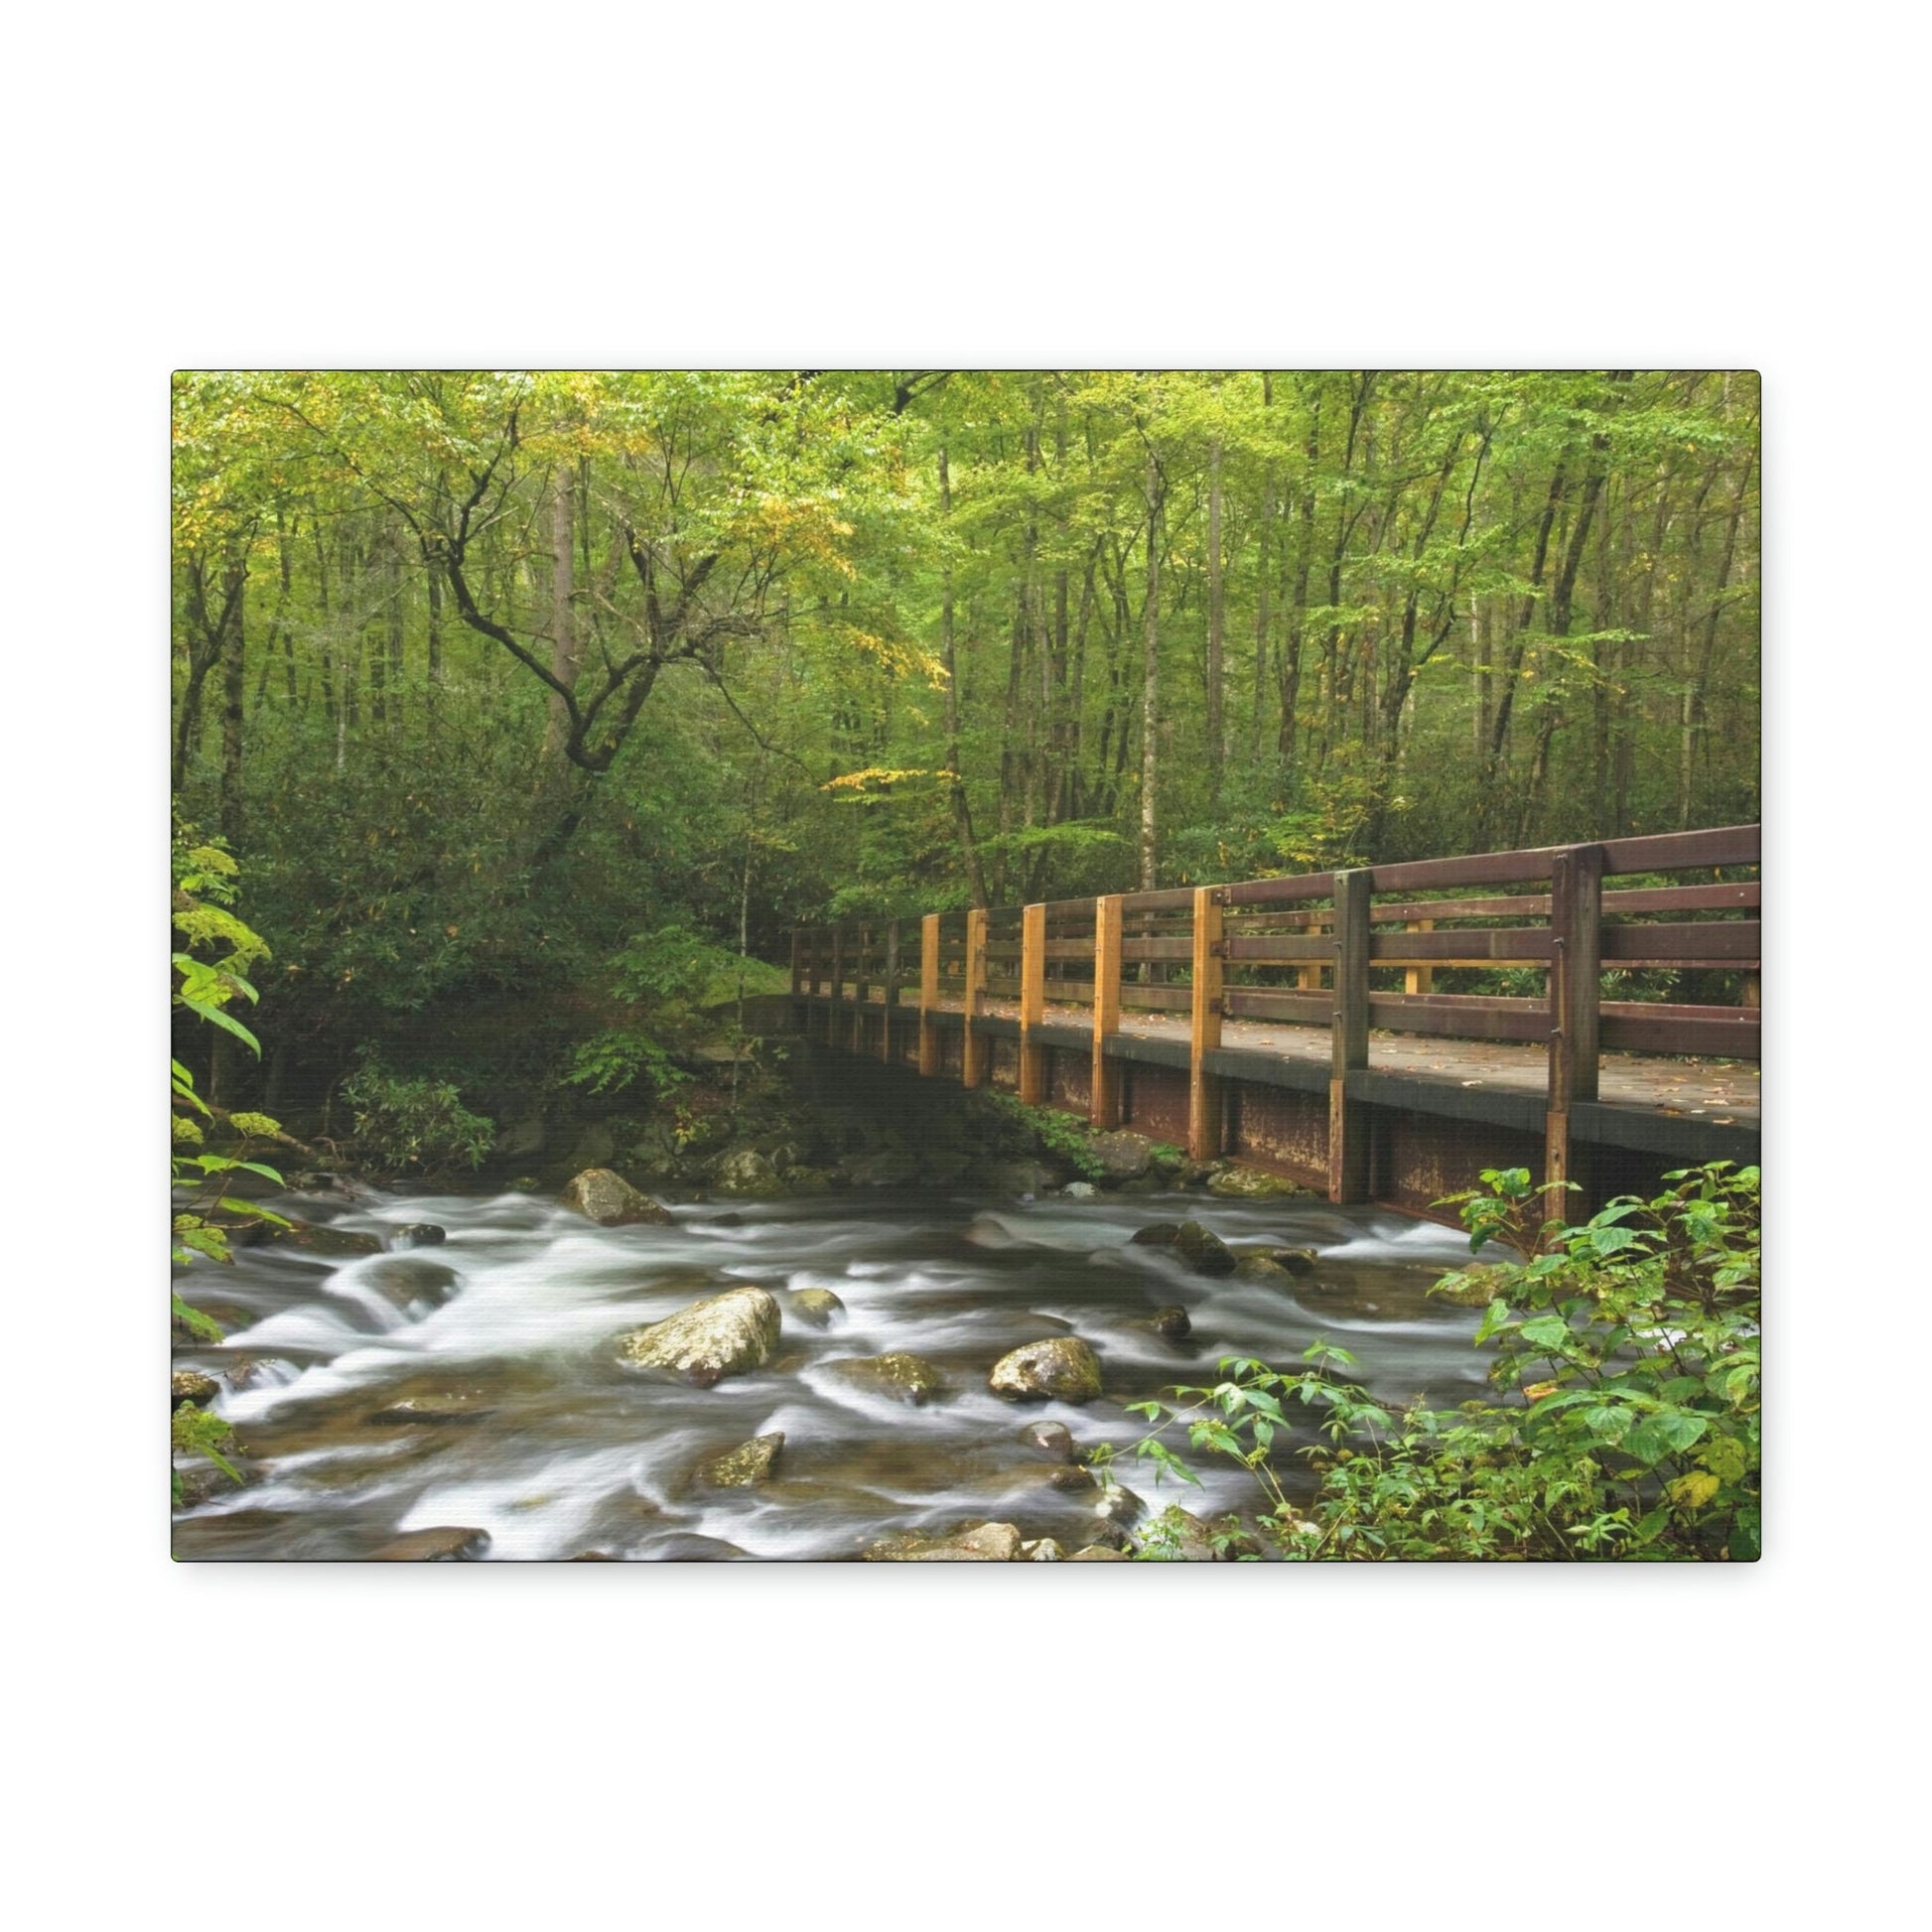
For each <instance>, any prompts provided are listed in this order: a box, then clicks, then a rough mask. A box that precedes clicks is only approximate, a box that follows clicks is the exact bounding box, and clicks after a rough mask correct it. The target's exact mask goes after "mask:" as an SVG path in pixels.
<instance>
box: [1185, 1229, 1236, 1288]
mask: <svg viewBox="0 0 1932 1932" xmlns="http://www.w3.org/2000/svg"><path fill="white" fill-rule="evenodd" d="M1173 1247H1174V1253H1175V1254H1177V1255H1178V1256H1179V1257H1180V1258H1181V1260H1182V1261H1184V1262H1185V1263H1186V1264H1187V1266H1188V1267H1189V1268H1191V1269H1192V1270H1193V1271H1194V1273H1195V1274H1197V1275H1231V1274H1233V1273H1234V1267H1235V1262H1234V1252H1233V1250H1232V1249H1231V1248H1229V1246H1228V1244H1227V1243H1226V1242H1225V1241H1223V1240H1222V1239H1221V1237H1220V1236H1219V1235H1218V1234H1214V1233H1211V1232H1209V1230H1208V1229H1206V1228H1204V1227H1202V1226H1201V1224H1200V1223H1199V1222H1198V1221H1182V1222H1181V1224H1180V1226H1179V1227H1178V1228H1176V1229H1175V1230H1174V1237H1173Z"/></svg>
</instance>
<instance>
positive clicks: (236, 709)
mask: <svg viewBox="0 0 1932 1932" xmlns="http://www.w3.org/2000/svg"><path fill="white" fill-rule="evenodd" d="M243 602H244V600H243V599H242V598H240V597H237V598H236V599H235V605H234V623H233V625H232V627H231V628H230V630H229V632H228V636H227V640H226V642H225V643H224V645H223V646H222V652H221V802H220V813H221V830H222V832H223V833H224V834H225V835H226V838H227V841H228V845H229V847H230V849H234V850H238V849H239V848H240V845H241V832H242V825H241V724H242V709H243V705H244V703H245V701H246V699H247V695H248V684H247V677H248V673H247V665H246V661H245V650H244V643H245V625H244V622H243V614H242V606H243Z"/></svg>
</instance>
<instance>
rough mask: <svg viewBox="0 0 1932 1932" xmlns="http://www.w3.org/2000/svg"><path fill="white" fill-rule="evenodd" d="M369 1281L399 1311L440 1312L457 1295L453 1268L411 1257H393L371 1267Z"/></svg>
mask: <svg viewBox="0 0 1932 1932" xmlns="http://www.w3.org/2000/svg"><path fill="white" fill-rule="evenodd" d="M368 1279H369V1280H370V1281H371V1282H373V1283H374V1284H375V1286H376V1287H377V1288H378V1289H380V1290H381V1291H382V1293H383V1294H384V1295H385V1296H386V1297H387V1298H388V1299H389V1300H390V1301H391V1302H393V1303H395V1305H396V1306H397V1308H399V1309H411V1308H416V1307H419V1306H426V1307H428V1308H432V1309H440V1308H441V1307H442V1306H443V1304H444V1303H445V1302H447V1301H448V1300H449V1299H450V1297H451V1296H452V1295H454V1294H455V1293H456V1282H457V1277H456V1270H455V1269H454V1268H446V1267H445V1266H444V1265H443V1264H442V1263H441V1262H440V1261H429V1260H423V1259H419V1258H417V1257H416V1256H414V1255H406V1254H405V1255H392V1256H389V1257H387V1258H386V1259H384V1260H382V1261H378V1262H376V1263H374V1264H373V1266H372V1267H371V1269H370V1272H369V1277H368Z"/></svg>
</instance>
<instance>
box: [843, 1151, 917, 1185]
mask: <svg viewBox="0 0 1932 1932" xmlns="http://www.w3.org/2000/svg"><path fill="white" fill-rule="evenodd" d="M845 1172H846V1177H847V1178H848V1179H849V1180H850V1181H851V1182H852V1184H853V1186H855V1187H907V1186H910V1185H911V1183H912V1182H913V1181H915V1180H916V1179H918V1177H919V1164H918V1162H917V1160H916V1159H915V1158H914V1157H913V1156H912V1155H910V1154H907V1153H906V1152H905V1150H904V1149H903V1148H887V1149H886V1150H885V1151H884V1152H883V1153H879V1154H855V1155H853V1156H852V1158H851V1159H850V1160H849V1161H847V1162H846V1163H845Z"/></svg>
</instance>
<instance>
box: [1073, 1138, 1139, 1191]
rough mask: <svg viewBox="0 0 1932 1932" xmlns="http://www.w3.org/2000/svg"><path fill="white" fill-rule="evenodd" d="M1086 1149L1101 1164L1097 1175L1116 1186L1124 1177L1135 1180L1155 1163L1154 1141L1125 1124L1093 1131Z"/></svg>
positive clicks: (1110, 1184)
mask: <svg viewBox="0 0 1932 1932" xmlns="http://www.w3.org/2000/svg"><path fill="white" fill-rule="evenodd" d="M1087 1152H1088V1153H1089V1154H1090V1155H1092V1157H1093V1158H1094V1160H1095V1161H1097V1162H1098V1163H1099V1164H1100V1178H1101V1179H1102V1180H1103V1181H1105V1182H1106V1183H1107V1184H1108V1185H1109V1186H1113V1187H1118V1186H1119V1185H1120V1184H1121V1182H1122V1181H1124V1180H1138V1179H1140V1177H1141V1175H1142V1174H1144V1173H1147V1171H1148V1169H1149V1168H1150V1167H1152V1166H1153V1164H1154V1143H1153V1142H1152V1141H1150V1140H1149V1139H1148V1138H1147V1136H1146V1135H1145V1134H1134V1133H1130V1132H1129V1131H1128V1130H1127V1129H1126V1128H1122V1129H1120V1130H1119V1131H1118V1132H1117V1133H1113V1134H1096V1135H1094V1137H1093V1138H1092V1139H1091V1140H1090V1141H1089V1142H1088V1143H1087Z"/></svg>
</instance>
